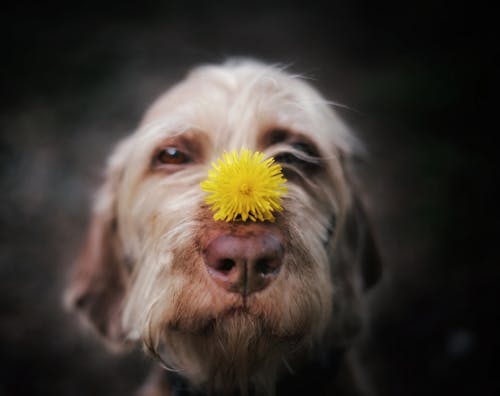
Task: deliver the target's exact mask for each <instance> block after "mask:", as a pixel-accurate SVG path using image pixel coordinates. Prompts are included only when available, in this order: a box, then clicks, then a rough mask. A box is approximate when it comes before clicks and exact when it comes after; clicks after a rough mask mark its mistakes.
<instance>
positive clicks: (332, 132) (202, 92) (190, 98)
mask: <svg viewBox="0 0 500 396" xmlns="http://www.w3.org/2000/svg"><path fill="white" fill-rule="evenodd" d="M150 126H153V127H150ZM276 129H278V130H286V131H290V132H292V133H295V135H302V136H307V137H308V140H309V141H310V142H312V143H315V144H316V145H317V146H318V147H320V148H321V149H324V150H325V152H327V153H329V154H331V153H332V152H334V151H336V150H337V149H340V150H342V151H344V152H351V149H352V148H353V147H354V146H355V143H356V142H355V140H353V139H352V135H351V134H350V132H349V131H348V130H347V128H346V127H345V125H344V124H343V122H342V121H341V120H340V119H339V117H338V116H337V114H336V113H335V112H334V111H333V109H332V108H331V106H330V104H329V102H328V101H327V100H325V99H324V98H323V97H322V96H321V94H320V93H319V92H318V91H317V90H316V89H315V88H314V87H312V86H311V85H310V84H309V83H308V82H307V81H305V80H303V79H302V78H301V77H300V76H296V75H291V74H289V73H287V72H285V71H283V70H281V69H279V68H277V67H274V66H268V65H264V64H260V63H257V62H242V63H237V64H231V63H226V64H223V65H210V66H202V67H199V68H197V69H194V70H193V71H192V72H191V73H190V74H189V75H188V76H187V78H186V79H184V80H182V81H181V82H180V83H178V84H177V85H175V86H174V87H172V88H171V89H169V90H168V91H167V92H166V93H165V94H163V95H162V96H160V97H159V98H158V99H157V100H156V101H155V102H154V103H153V105H152V106H151V107H150V108H149V109H148V111H147V112H146V113H145V116H144V118H143V120H142V122H141V125H140V128H139V130H138V131H137V135H138V136H141V135H142V136H145V135H147V136H148V141H150V142H156V143H154V144H157V145H160V144H162V140H163V141H164V139H166V138H168V137H169V136H175V135H181V134H183V133H184V132H190V131H195V132H196V134H197V135H198V136H199V135H200V134H202V135H204V136H205V138H206V139H204V141H206V142H209V143H210V147H212V148H213V149H214V150H213V152H214V154H217V153H219V152H222V151H225V150H232V149H239V148H241V147H247V148H249V149H255V150H261V149H263V148H265V147H263V146H262V145H261V142H264V141H266V139H264V138H263V137H265V135H266V134H269V133H271V132H272V131H273V130H276ZM149 137H151V139H149Z"/></svg>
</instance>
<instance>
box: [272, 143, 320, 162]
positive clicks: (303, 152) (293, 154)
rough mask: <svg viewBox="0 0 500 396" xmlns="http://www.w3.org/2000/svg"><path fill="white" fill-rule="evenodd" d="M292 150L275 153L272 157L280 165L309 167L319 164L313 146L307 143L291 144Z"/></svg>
mask: <svg viewBox="0 0 500 396" xmlns="http://www.w3.org/2000/svg"><path fill="white" fill-rule="evenodd" d="M291 147H292V149H293V150H292V151H289V152H283V153H280V154H277V155H276V156H275V157H274V159H275V160H276V162H279V163H280V164H282V165H296V166H299V167H303V168H309V167H312V166H315V165H318V164H319V158H318V154H317V152H316V150H315V148H314V147H312V146H311V145H309V144H307V143H302V142H296V143H292V144H291Z"/></svg>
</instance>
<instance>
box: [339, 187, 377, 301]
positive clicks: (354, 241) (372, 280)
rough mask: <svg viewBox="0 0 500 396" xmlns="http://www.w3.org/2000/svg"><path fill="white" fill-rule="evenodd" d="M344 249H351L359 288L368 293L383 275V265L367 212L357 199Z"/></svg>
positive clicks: (351, 211)
mask: <svg viewBox="0 0 500 396" xmlns="http://www.w3.org/2000/svg"><path fill="white" fill-rule="evenodd" d="M344 227H345V229H344V241H343V242H344V244H345V246H344V249H349V250H350V251H351V252H350V254H349V255H350V257H351V260H352V264H353V265H354V266H355V270H356V272H357V273H358V275H357V276H358V278H359V280H358V281H357V283H358V285H357V287H358V288H359V289H361V290H362V291H366V290H368V289H369V288H371V287H372V286H374V285H375V284H376V283H377V282H378V280H379V279H380V276H381V275H382V265H381V262H380V256H379V253H378V249H377V247H376V244H375V241H374V238H373V234H372V230H371V226H370V223H369V221H368V218H367V216H366V213H365V210H364V208H363V206H362V204H361V202H360V200H359V199H358V198H356V197H354V198H353V201H352V205H351V208H350V210H349V212H348V214H347V216H346V220H345V224H344Z"/></svg>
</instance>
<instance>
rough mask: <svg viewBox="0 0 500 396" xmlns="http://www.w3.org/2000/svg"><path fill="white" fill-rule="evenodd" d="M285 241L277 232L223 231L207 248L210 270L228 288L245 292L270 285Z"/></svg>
mask: <svg viewBox="0 0 500 396" xmlns="http://www.w3.org/2000/svg"><path fill="white" fill-rule="evenodd" d="M283 251H284V249H283V245H282V244H281V242H280V241H279V239H278V238H277V237H275V236H274V235H271V234H268V233H264V234H258V235H251V236H245V237H242V236H233V235H222V236H219V237H217V238H216V239H214V240H213V241H212V242H211V243H210V244H209V245H208V246H207V248H206V249H205V251H204V260H205V264H206V266H207V269H208V273H209V274H210V275H211V276H212V278H213V279H214V280H215V282H216V283H217V284H218V285H219V286H220V287H222V288H224V289H226V290H227V291H229V292H233V293H240V294H242V295H244V296H247V295H249V294H252V293H255V292H258V291H260V290H262V289H264V288H265V287H267V286H268V285H269V284H270V283H271V282H272V281H273V280H274V279H275V278H276V276H277V275H278V273H279V271H280V268H281V264H282V259H283Z"/></svg>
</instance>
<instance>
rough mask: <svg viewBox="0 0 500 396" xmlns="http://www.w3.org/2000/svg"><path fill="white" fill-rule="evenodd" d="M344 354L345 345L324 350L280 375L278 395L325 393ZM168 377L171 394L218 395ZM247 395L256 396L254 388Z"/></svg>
mask: <svg viewBox="0 0 500 396" xmlns="http://www.w3.org/2000/svg"><path fill="white" fill-rule="evenodd" d="M344 355H345V350H344V349H343V348H337V349H332V350H330V351H323V352H321V353H320V354H318V356H317V358H316V359H315V360H313V361H311V362H310V363H309V364H308V365H307V366H304V367H302V368H301V369H300V370H299V371H297V372H294V373H293V374H290V375H286V376H284V377H283V378H281V379H280V380H279V381H278V383H277V385H276V396H285V395H286V396H293V395H304V394H314V395H320V394H325V392H327V391H329V390H330V389H331V384H332V383H333V382H334V380H335V378H336V377H337V374H338V373H339V369H340V368H341V366H342V362H343V361H344ZM166 377H167V381H168V384H169V388H170V392H171V396H219V395H215V394H212V393H204V392H201V391H199V390H195V389H193V388H192V387H191V386H190V385H189V383H188V381H187V380H186V379H185V378H184V377H182V376H181V375H179V374H178V373H176V372H172V371H166ZM328 394H329V393H328ZM227 396H241V395H240V393H239V392H235V393H233V394H231V395H227ZM247 396H257V395H256V394H255V392H254V390H252V389H251V390H250V391H249V392H248V394H247Z"/></svg>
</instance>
